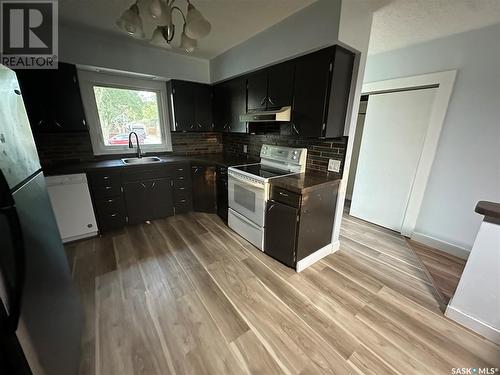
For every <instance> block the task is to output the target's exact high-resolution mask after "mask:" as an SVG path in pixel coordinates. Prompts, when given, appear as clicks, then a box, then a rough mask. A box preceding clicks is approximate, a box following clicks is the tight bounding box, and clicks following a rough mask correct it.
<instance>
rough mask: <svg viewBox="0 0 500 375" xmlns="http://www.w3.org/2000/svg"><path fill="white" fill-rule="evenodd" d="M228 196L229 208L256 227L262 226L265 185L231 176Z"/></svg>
mask: <svg viewBox="0 0 500 375" xmlns="http://www.w3.org/2000/svg"><path fill="white" fill-rule="evenodd" d="M228 195H229V196H228V199H229V207H231V208H232V209H233V210H234V211H236V212H238V213H239V214H241V215H243V216H244V217H246V218H247V219H248V220H250V221H252V222H253V223H255V224H257V225H258V226H260V227H263V226H264V214H265V207H264V205H265V201H266V189H265V185H260V184H254V183H251V182H249V181H245V180H241V179H239V178H238V177H236V176H233V175H231V176H229V184H228Z"/></svg>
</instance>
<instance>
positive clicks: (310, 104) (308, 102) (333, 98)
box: [291, 46, 354, 138]
mask: <svg viewBox="0 0 500 375" xmlns="http://www.w3.org/2000/svg"><path fill="white" fill-rule="evenodd" d="M353 66H354V54H353V53H352V52H350V51H348V50H346V49H345V48H342V47H340V46H334V47H329V48H325V49H322V50H319V51H317V52H314V53H311V54H308V55H305V56H302V57H299V58H297V59H296V60H295V80H294V101H293V111H292V121H291V131H292V134H296V135H299V136H303V137H324V138H336V137H341V136H343V134H344V125H345V119H346V114H347V107H348V102H349V93H350V87H351V79H352V72H353Z"/></svg>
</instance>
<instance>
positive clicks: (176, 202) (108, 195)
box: [88, 163, 193, 232]
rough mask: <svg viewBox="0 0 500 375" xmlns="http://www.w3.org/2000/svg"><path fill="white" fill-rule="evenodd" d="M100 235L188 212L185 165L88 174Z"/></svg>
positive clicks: (188, 182)
mask: <svg viewBox="0 0 500 375" xmlns="http://www.w3.org/2000/svg"><path fill="white" fill-rule="evenodd" d="M88 177H89V179H88V180H89V182H90V190H91V193H92V199H93V203H94V209H95V212H96V217H97V222H98V225H99V229H100V231H101V232H107V231H110V230H114V229H119V228H122V227H123V226H125V225H126V224H127V223H129V224H136V223H141V222H144V221H147V220H153V219H159V218H162V217H167V216H171V215H175V214H179V213H185V212H189V211H192V209H193V204H192V185H191V174H190V169H189V163H172V164H169V165H167V166H165V165H161V166H144V167H133V168H127V169H120V170H113V169H110V170H98V171H95V172H94V171H93V172H88Z"/></svg>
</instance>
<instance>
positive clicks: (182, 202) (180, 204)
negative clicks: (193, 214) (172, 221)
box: [175, 198, 193, 214]
mask: <svg viewBox="0 0 500 375" xmlns="http://www.w3.org/2000/svg"><path fill="white" fill-rule="evenodd" d="M192 210H193V202H192V200H191V199H189V198H182V199H179V200H176V202H175V213H176V214H184V213H186V212H189V211H192Z"/></svg>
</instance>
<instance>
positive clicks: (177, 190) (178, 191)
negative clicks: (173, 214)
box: [174, 186, 192, 199]
mask: <svg viewBox="0 0 500 375" xmlns="http://www.w3.org/2000/svg"><path fill="white" fill-rule="evenodd" d="M191 195H192V191H191V189H190V188H189V187H185V186H174V198H177V197H180V198H186V197H187V198H190V199H191Z"/></svg>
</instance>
